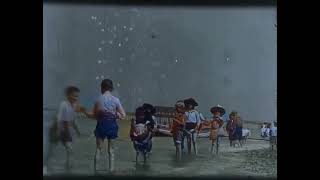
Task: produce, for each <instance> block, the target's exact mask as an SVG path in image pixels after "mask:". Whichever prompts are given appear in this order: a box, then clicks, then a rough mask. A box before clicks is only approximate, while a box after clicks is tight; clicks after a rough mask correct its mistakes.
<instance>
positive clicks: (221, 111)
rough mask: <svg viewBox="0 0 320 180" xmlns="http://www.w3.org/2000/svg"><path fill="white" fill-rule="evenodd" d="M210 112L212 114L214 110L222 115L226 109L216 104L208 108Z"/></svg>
mask: <svg viewBox="0 0 320 180" xmlns="http://www.w3.org/2000/svg"><path fill="white" fill-rule="evenodd" d="M210 112H211V113H212V114H214V113H215V112H220V114H221V116H223V115H224V114H225V113H226V110H224V108H223V107H222V106H221V105H219V104H218V105H216V106H214V107H212V108H211V109H210Z"/></svg>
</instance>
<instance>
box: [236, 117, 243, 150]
mask: <svg viewBox="0 0 320 180" xmlns="http://www.w3.org/2000/svg"><path fill="white" fill-rule="evenodd" d="M242 129H243V124H242V120H241V117H240V116H239V114H238V115H237V116H236V131H235V134H236V139H237V140H238V142H239V144H240V147H242Z"/></svg>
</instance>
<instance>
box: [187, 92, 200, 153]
mask: <svg viewBox="0 0 320 180" xmlns="http://www.w3.org/2000/svg"><path fill="white" fill-rule="evenodd" d="M184 104H185V107H186V112H185V115H186V123H185V130H186V131H185V133H184V136H186V137H187V144H188V154H191V143H192V144H193V149H194V152H195V154H196V155H197V154H198V149H197V143H196V138H197V133H196V130H198V129H199V126H200V122H201V118H200V114H199V112H198V111H197V110H195V109H194V108H195V107H196V106H198V103H197V102H196V101H195V100H194V99H193V98H189V99H186V100H184Z"/></svg>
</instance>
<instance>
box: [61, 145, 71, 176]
mask: <svg viewBox="0 0 320 180" xmlns="http://www.w3.org/2000/svg"><path fill="white" fill-rule="evenodd" d="M63 145H64V147H65V149H66V153H67V159H66V169H67V170H69V169H71V168H72V160H73V150H72V143H71V142H65V143H64V144H63Z"/></svg>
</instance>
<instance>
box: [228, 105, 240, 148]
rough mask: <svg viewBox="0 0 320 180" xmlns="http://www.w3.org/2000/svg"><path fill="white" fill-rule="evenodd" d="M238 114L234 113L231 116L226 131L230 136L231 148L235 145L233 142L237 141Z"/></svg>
mask: <svg viewBox="0 0 320 180" xmlns="http://www.w3.org/2000/svg"><path fill="white" fill-rule="evenodd" d="M237 114H238V112H236V111H232V112H231V113H230V115H229V121H228V123H227V127H226V130H227V132H228V135H229V141H230V146H232V145H233V143H232V141H234V140H235V139H236V137H235V132H236V117H237Z"/></svg>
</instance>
